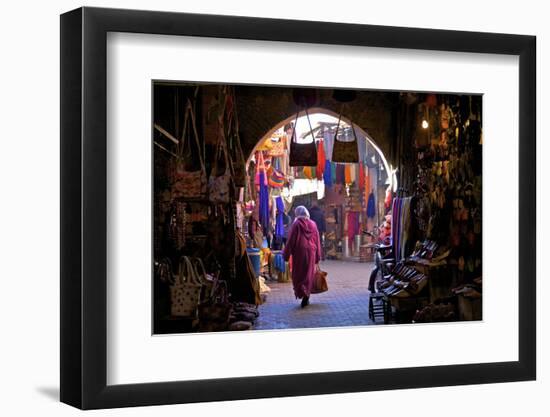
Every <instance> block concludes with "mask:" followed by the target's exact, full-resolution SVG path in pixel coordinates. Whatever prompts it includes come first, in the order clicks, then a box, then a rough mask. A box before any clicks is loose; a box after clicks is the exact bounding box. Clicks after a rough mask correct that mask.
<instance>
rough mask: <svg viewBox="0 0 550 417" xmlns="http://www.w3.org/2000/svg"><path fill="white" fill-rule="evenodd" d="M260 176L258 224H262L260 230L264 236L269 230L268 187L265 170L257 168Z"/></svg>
mask: <svg viewBox="0 0 550 417" xmlns="http://www.w3.org/2000/svg"><path fill="white" fill-rule="evenodd" d="M259 171H260V172H259V174H260V178H259V183H260V204H259V206H260V212H259V217H260V225H261V226H262V231H263V232H264V236H267V234H268V231H269V189H268V186H267V183H266V178H265V177H266V174H265V170H262V169H260V170H259Z"/></svg>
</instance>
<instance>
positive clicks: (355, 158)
mask: <svg viewBox="0 0 550 417" xmlns="http://www.w3.org/2000/svg"><path fill="white" fill-rule="evenodd" d="M341 117H342V114H340V117H338V124H337V125H336V133H335V134H334V146H333V148H332V162H343V163H357V162H359V149H358V148H357V135H356V133H355V128H354V127H353V122H351V131H352V132H353V140H351V141H347V142H344V141H341V140H338V130H339V129H340V119H341Z"/></svg>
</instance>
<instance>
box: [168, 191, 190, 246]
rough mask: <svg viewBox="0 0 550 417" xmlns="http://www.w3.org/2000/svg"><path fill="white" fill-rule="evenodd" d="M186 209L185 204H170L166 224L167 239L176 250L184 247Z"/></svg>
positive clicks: (175, 202) (178, 202) (179, 202)
mask: <svg viewBox="0 0 550 417" xmlns="http://www.w3.org/2000/svg"><path fill="white" fill-rule="evenodd" d="M186 209H187V204H186V203H183V202H181V201H174V202H173V203H172V209H171V211H170V219H169V224H168V237H169V238H170V241H171V243H172V245H173V246H174V248H176V249H177V250H181V249H182V248H183V247H184V246H185V228H186V223H187V213H186Z"/></svg>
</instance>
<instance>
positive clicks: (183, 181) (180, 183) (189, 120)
mask: <svg viewBox="0 0 550 417" xmlns="http://www.w3.org/2000/svg"><path fill="white" fill-rule="evenodd" d="M189 125H190V126H189ZM183 126H184V127H183V134H182V138H181V140H180V143H179V144H178V150H177V155H178V156H177V158H176V160H175V163H174V164H173V168H172V196H173V197H175V198H178V197H183V198H190V199H200V198H204V197H205V196H206V192H207V189H206V182H207V181H206V168H205V166H204V156H203V152H202V147H201V145H200V142H199V135H198V133H197V126H196V123H195V114H194V112H193V106H192V105H191V101H189V100H188V101H187V106H186V108H185V116H184V122H183ZM188 135H189V136H191V135H193V136H194V138H195V144H196V146H197V151H198V157H199V158H198V159H199V164H200V168H199V169H198V170H196V171H188V170H187V169H186V159H187V160H193V159H194V158H193V157H192V155H191V146H190V145H191V144H190V143H189V144H188V148H189V155H187V156H184V154H183V153H184V151H185V145H186V142H187V139H188V138H187V136H188Z"/></svg>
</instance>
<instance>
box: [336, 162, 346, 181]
mask: <svg viewBox="0 0 550 417" xmlns="http://www.w3.org/2000/svg"><path fill="white" fill-rule="evenodd" d="M335 165H336V183H337V184H342V185H344V184H345V183H346V174H345V173H346V167H345V166H344V164H335Z"/></svg>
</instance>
